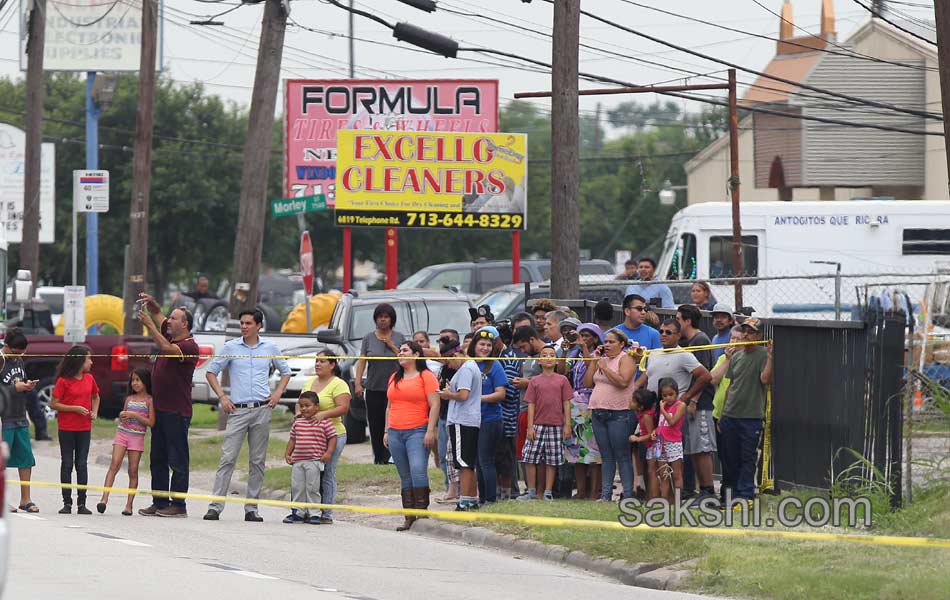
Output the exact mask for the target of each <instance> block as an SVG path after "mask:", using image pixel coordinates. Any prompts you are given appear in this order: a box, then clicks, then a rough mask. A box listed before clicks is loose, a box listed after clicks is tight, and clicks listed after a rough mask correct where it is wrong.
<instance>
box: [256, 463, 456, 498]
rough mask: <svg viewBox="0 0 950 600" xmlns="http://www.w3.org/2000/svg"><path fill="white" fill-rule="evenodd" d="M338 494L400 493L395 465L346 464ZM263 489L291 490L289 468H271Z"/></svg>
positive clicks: (434, 477) (435, 477)
mask: <svg viewBox="0 0 950 600" xmlns="http://www.w3.org/2000/svg"><path fill="white" fill-rule="evenodd" d="M441 479H442V471H439V470H438V469H429V482H430V483H431V482H433V481H441ZM336 482H337V493H338V494H339V495H340V496H344V497H345V496H347V495H350V496H382V495H397V494H399V474H398V473H397V472H396V466H395V465H367V464H354V463H343V462H341V463H340V464H338V465H337V467H336ZM264 487H265V488H267V489H271V490H290V466H289V465H288V466H284V467H274V468H269V469H267V471H266V472H265V473H264Z"/></svg>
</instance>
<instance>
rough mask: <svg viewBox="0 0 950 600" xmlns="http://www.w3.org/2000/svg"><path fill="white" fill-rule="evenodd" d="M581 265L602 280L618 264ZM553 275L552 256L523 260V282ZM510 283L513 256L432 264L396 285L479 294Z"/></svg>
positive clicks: (587, 262)
mask: <svg viewBox="0 0 950 600" xmlns="http://www.w3.org/2000/svg"><path fill="white" fill-rule="evenodd" d="M580 267H581V275H597V276H599V279H601V280H604V279H609V278H612V277H613V276H614V266H613V265H612V264H611V263H609V262H607V261H606V260H599V259H595V260H582V261H581V265H580ZM550 277H551V261H550V259H527V260H523V261H521V277H520V280H521V282H522V283H524V282H535V281H545V280H547V279H550ZM510 283H511V261H510V260H479V261H475V262H457V263H443V264H439V265H429V266H428V267H423V268H422V269H419V270H418V271H416V272H415V273H413V274H412V275H410V276H409V277H407V278H406V279H405V280H404V281H402V283H400V284H399V285H398V286H396V287H398V288H399V289H413V288H416V289H442V288H445V287H452V288H455V289H457V290H459V291H460V292H462V293H464V294H474V295H478V294H484V293H485V292H487V291H488V290H490V289H492V288H495V287H498V286H500V285H505V284H510Z"/></svg>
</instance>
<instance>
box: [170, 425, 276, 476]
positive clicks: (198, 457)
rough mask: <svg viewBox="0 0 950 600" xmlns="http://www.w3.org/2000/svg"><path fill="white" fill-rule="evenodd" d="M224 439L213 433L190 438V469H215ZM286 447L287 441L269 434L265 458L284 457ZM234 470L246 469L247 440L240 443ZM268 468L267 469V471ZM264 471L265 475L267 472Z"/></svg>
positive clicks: (219, 460)
mask: <svg viewBox="0 0 950 600" xmlns="http://www.w3.org/2000/svg"><path fill="white" fill-rule="evenodd" d="M223 441H224V435H213V436H210V437H199V438H194V437H193V438H191V442H190V443H189V451H190V455H191V470H192V471H215V470H217V468H218V463H220V462H221V443H222V442H223ZM286 449H287V442H286V441H285V440H282V439H280V438H277V437H274V436H271V438H270V439H269V440H268V441H267V458H268V459H274V458H280V459H283V457H284V450H286ZM234 468H235V470H236V471H242V472H243V471H247V441H246V440H245V441H244V443H243V444H242V445H241V452H240V454H238V457H237V461H236V462H235V466H234ZM269 470H270V469H267V471H269ZM267 471H265V472H264V473H265V475H266V473H267Z"/></svg>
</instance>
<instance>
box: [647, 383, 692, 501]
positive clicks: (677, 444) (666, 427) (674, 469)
mask: <svg viewBox="0 0 950 600" xmlns="http://www.w3.org/2000/svg"><path fill="white" fill-rule="evenodd" d="M658 391H659V392H660V411H659V412H660V420H659V424H658V425H657V427H656V430H655V431H654V432H653V439H654V440H655V441H656V443H657V445H658V446H659V448H660V450H659V452H660V454H659V459H658V461H659V465H658V466H657V472H658V473H659V478H660V497H662V498H666V499H667V500H669V501H670V502H679V500H678V499H677V498H676V495H677V493H678V492H680V491H682V489H683V415H685V414H686V405H685V404H683V403H682V402H680V399H679V395H680V391H679V386H677V385H676V381H675V380H673V379H671V378H669V377H666V378H663V379H661V380H660V385H659V387H658ZM671 481H672V484H673V487H672V489H670V483H671Z"/></svg>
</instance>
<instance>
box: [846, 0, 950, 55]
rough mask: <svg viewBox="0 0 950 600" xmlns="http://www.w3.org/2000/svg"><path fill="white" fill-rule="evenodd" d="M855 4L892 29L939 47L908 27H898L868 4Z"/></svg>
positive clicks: (856, 2) (858, 2)
mask: <svg viewBox="0 0 950 600" xmlns="http://www.w3.org/2000/svg"><path fill="white" fill-rule="evenodd" d="M853 2H854V3H855V4H857V5H858V6H860V7H861V8H863V9H864V10H866V11H868V12H869V13H871V14H872V15H873V16H875V17H877V18H878V19H880V20H882V21H884V22H885V23H887V24H888V25H890V26H891V27H894V28H895V29H899V30H901V31H903V32H904V33H906V34H907V35H909V36H911V37H915V38H917V39H918V40H920V41H922V42H927V43H928V44H931V45H933V46H936V45H937V42H934V41H932V40H929V39H927V38H925V37H924V36H922V35H920V34H919V33H914V32H913V31H911V30H910V29H907V28H906V27H901V26H900V25H898V24H897V23H895V22H894V21H891V20H890V19H888V18H887V17H885V16H884V15H882V14H881V13H880V12H878V11H876V10H874V7H873V6H868V5H867V4H865V3H863V2H861V0H853Z"/></svg>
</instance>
